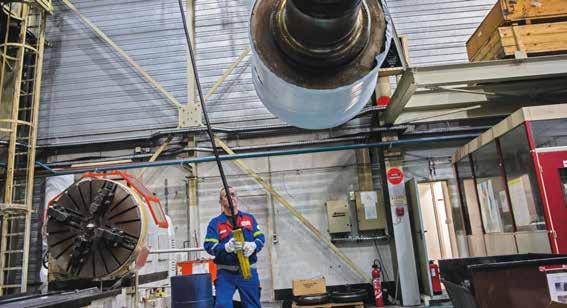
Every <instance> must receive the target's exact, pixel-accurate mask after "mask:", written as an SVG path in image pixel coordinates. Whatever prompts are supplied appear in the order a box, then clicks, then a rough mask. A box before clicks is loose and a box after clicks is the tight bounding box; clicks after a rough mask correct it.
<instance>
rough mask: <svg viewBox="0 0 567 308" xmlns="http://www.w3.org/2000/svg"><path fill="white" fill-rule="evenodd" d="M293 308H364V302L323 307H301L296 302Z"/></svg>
mask: <svg viewBox="0 0 567 308" xmlns="http://www.w3.org/2000/svg"><path fill="white" fill-rule="evenodd" d="M291 307H292V308H333V307H343V308H347V307H353V308H364V303H363V302H353V303H329V304H321V305H312V306H299V305H298V304H296V303H295V302H294V303H293V304H292V305H291Z"/></svg>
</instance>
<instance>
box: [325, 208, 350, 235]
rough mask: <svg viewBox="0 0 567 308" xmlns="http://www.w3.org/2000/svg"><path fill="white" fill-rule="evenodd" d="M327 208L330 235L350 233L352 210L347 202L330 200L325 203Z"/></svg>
mask: <svg viewBox="0 0 567 308" xmlns="http://www.w3.org/2000/svg"><path fill="white" fill-rule="evenodd" d="M325 206H326V207H327V221H328V222H329V233H331V234H334V233H350V232H351V231H352V226H351V223H350V210H349V208H348V201H347V200H329V201H327V202H326V203H325Z"/></svg>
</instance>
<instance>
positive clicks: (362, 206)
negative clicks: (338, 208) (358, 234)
mask: <svg viewBox="0 0 567 308" xmlns="http://www.w3.org/2000/svg"><path fill="white" fill-rule="evenodd" d="M355 203H356V217H357V221H358V230H359V231H371V230H380V229H385V228H386V208H385V206H384V198H383V197H382V194H378V193H377V192H376V191H357V192H356V193H355Z"/></svg>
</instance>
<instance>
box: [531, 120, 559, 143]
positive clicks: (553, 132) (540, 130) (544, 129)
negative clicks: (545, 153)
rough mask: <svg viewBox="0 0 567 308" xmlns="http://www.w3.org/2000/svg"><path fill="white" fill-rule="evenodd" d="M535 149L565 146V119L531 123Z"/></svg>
mask: <svg viewBox="0 0 567 308" xmlns="http://www.w3.org/2000/svg"><path fill="white" fill-rule="evenodd" d="M531 125H532V132H533V134H534V139H535V144H536V148H548V147H559V146H567V119H556V120H542V121H532V122H531Z"/></svg>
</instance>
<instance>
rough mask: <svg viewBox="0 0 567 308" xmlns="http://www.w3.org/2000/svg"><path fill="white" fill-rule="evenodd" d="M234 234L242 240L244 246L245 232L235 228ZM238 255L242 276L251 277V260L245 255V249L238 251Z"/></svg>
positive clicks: (237, 238)
mask: <svg viewBox="0 0 567 308" xmlns="http://www.w3.org/2000/svg"><path fill="white" fill-rule="evenodd" d="M232 236H233V237H234V239H235V240H237V241H238V242H240V243H241V244H242V246H243V247H244V233H242V229H236V230H233V231H232ZM236 257H237V258H238V264H239V265H240V271H241V272H242V278H244V279H250V278H251V277H252V273H251V272H250V260H248V258H247V257H246V256H245V255H244V251H243V250H239V251H237V252H236Z"/></svg>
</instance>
